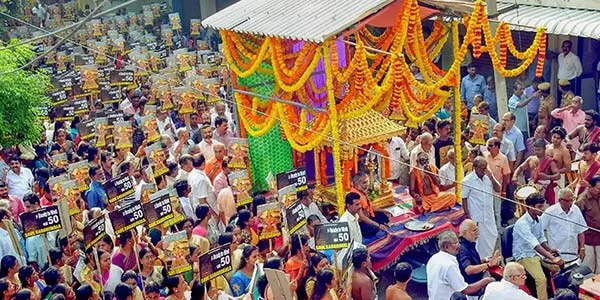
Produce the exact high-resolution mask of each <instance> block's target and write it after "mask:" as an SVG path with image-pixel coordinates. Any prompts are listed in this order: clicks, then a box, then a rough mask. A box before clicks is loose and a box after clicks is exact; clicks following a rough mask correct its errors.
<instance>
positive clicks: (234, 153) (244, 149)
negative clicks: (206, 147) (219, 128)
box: [227, 138, 248, 169]
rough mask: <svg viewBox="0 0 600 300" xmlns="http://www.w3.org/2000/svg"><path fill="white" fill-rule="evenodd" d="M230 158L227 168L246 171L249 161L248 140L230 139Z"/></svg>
mask: <svg viewBox="0 0 600 300" xmlns="http://www.w3.org/2000/svg"><path fill="white" fill-rule="evenodd" d="M228 153H229V156H230V159H229V161H228V164H227V166H228V167H229V168H231V169H245V168H246V167H247V166H246V161H247V159H248V140H247V139H242V138H231V139H229V152H228Z"/></svg>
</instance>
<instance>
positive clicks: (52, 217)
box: [19, 205, 62, 238]
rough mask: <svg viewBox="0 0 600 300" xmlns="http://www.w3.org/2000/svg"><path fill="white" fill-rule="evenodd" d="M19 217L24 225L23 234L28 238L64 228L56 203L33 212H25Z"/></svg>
mask: <svg viewBox="0 0 600 300" xmlns="http://www.w3.org/2000/svg"><path fill="white" fill-rule="evenodd" d="M19 218H20V219H21V224H22V225H23V233H24V234H23V235H24V236H25V237H26V238H28V237H32V236H35V235H40V234H44V233H46V232H50V231H55V230H59V229H61V228H62V224H61V223H60V212H59V210H58V206H56V205H52V206H46V207H42V208H40V209H38V210H34V211H31V212H24V213H22V214H21V216H19Z"/></svg>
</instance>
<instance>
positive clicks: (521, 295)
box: [481, 279, 537, 300]
mask: <svg viewBox="0 0 600 300" xmlns="http://www.w3.org/2000/svg"><path fill="white" fill-rule="evenodd" d="M496 299H502V300H535V299H537V298H535V297H533V296H531V295H528V294H527V293H525V291H523V290H522V289H520V288H519V287H518V286H516V285H515V284H514V283H512V282H510V281H506V280H505V279H502V281H497V282H492V283H490V284H488V286H487V287H486V288H485V293H484V294H483V298H481V300H496Z"/></svg>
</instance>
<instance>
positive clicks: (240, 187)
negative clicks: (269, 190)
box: [228, 170, 252, 207]
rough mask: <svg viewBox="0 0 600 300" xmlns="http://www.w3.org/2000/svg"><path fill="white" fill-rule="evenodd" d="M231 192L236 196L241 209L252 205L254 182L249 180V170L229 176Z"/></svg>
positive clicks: (237, 204)
mask: <svg viewBox="0 0 600 300" xmlns="http://www.w3.org/2000/svg"><path fill="white" fill-rule="evenodd" d="M228 177H229V182H230V184H231V191H232V192H233V194H234V195H235V199H236V200H235V201H236V206H237V207H241V206H245V205H248V204H251V203H252V196H251V195H250V193H251V190H252V182H250V179H249V178H248V170H241V171H236V172H232V173H230V174H229V176H228Z"/></svg>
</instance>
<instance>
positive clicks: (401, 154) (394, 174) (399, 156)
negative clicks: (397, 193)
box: [388, 136, 410, 185]
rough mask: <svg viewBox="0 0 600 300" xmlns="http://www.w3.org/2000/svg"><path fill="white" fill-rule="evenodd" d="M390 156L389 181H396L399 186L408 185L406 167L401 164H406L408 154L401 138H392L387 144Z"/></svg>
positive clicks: (408, 157)
mask: <svg viewBox="0 0 600 300" xmlns="http://www.w3.org/2000/svg"><path fill="white" fill-rule="evenodd" d="M388 153H389V154H390V167H391V174H390V178H389V179H390V180H398V181H399V183H400V184H401V185H408V167H406V165H404V164H402V163H401V162H408V160H409V159H410V152H408V148H406V143H404V140H403V139H402V138H401V137H398V136H395V137H393V138H392V139H391V140H390V142H389V144H388Z"/></svg>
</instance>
